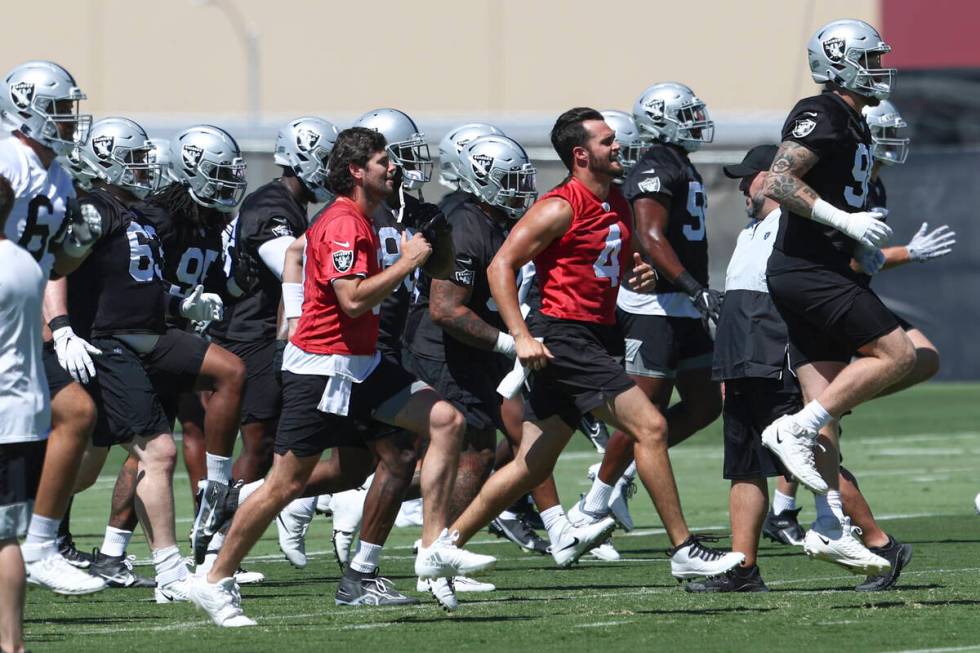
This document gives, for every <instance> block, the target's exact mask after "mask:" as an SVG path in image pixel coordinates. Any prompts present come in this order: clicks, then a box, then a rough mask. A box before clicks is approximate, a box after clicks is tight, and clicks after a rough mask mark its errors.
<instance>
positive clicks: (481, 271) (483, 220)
mask: <svg viewBox="0 0 980 653" xmlns="http://www.w3.org/2000/svg"><path fill="white" fill-rule="evenodd" d="M470 200H472V197H471V198H470ZM454 204H455V206H452V207H447V208H450V209H451V212H450V213H448V214H447V216H446V217H447V219H448V220H449V224H450V225H452V228H453V236H452V237H453V248H454V251H455V257H454V260H453V271H452V274H451V276H450V278H449V281H451V282H452V283H455V284H456V285H458V286H463V287H465V288H469V289H470V298H469V300H468V301H467V302H466V306H467V307H468V308H469V309H470V310H472V311H473V312H474V313H476V314H477V315H478V316H479V317H480V319H481V320H483V321H484V322H486V323H487V324H490V325H491V326H494V327H496V328H498V329H500V330H503V331H506V330H507V327H506V326H505V325H504V322H503V320H502V319H501V318H500V313H498V312H497V305H496V303H495V302H494V301H493V297H492V296H491V295H490V284H489V281H488V279H487V266H489V265H490V261H491V260H492V259H493V257H494V256H495V255H496V253H497V251H498V250H499V249H500V247H501V246H502V245H503V244H504V240H505V239H506V238H507V230H506V229H505V228H504V226H503V225H501V224H500V222H498V221H496V220H494V219H492V218H491V217H490V216H488V215H487V214H486V212H484V211H483V209H481V208H480V207H479V206H478V205H477V204H476V202H474V201H465V202H454ZM431 285H432V282H431V280H430V279H429V278H428V276H427V275H425V274H422V275H421V277H420V280H419V286H418V293H417V295H418V296H417V297H416V299H415V301H414V302H413V303H412V308H411V312H410V314H409V320H408V327H407V328H406V333H405V339H406V342H407V343H408V346H409V349H411V351H412V353H413V354H415V355H417V356H420V357H423V358H429V359H433V360H447V359H451V358H455V359H457V360H461V359H462V357H465V356H470V357H472V356H473V355H474V354H475V353H476V352H475V351H474V350H475V348H474V347H473V346H471V345H468V344H464V343H461V342H459V341H458V340H456V339H455V338H453V337H452V336H451V335H449V334H447V333H444V332H443V330H442V328H441V327H439V326H438V325H436V324H435V322H433V321H432V316H431V315H430V314H429V291H430V289H431ZM477 355H478V354H477Z"/></svg>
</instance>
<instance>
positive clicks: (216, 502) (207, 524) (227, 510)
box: [191, 480, 242, 564]
mask: <svg viewBox="0 0 980 653" xmlns="http://www.w3.org/2000/svg"><path fill="white" fill-rule="evenodd" d="M241 485H242V482H241V481H238V482H237V483H235V484H234V485H230V484H225V483H220V482H218V481H209V480H203V481H201V482H200V483H199V484H198V488H199V489H198V492H197V500H198V504H199V507H198V509H197V516H196V517H195V518H194V527H193V528H192V529H191V550H192V551H193V552H194V562H195V564H201V563H202V562H204V556H205V555H206V554H207V551H208V544H210V543H211V538H212V537H214V535H215V533H217V532H218V531H219V530H221V529H222V528H223V527H224V525H225V524H227V523H228V522H229V521H231V518H232V516H234V514H235V509H236V508H237V507H238V491H239V490H240V489H241Z"/></svg>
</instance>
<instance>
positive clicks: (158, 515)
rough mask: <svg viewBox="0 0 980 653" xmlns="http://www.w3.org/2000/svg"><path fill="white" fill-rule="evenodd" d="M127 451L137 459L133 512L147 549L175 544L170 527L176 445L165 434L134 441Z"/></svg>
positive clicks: (171, 521) (172, 521) (172, 510)
mask: <svg viewBox="0 0 980 653" xmlns="http://www.w3.org/2000/svg"><path fill="white" fill-rule="evenodd" d="M130 452H131V453H133V454H135V455H136V457H137V458H138V459H139V464H138V472H137V485H136V511H137V513H138V514H139V515H140V520H141V521H142V523H143V530H144V531H145V532H146V539H147V541H148V542H149V545H150V549H151V550H157V549H164V548H167V547H171V546H176V545H177V536H176V532H175V531H176V526H175V524H174V487H173V476H174V466H175V465H176V463H177V445H176V443H175V442H174V439H173V436H172V435H170V434H169V433H161V434H159V435H157V436H154V437H151V438H142V437H141V438H136V439H135V440H133V443H132V445H131V446H130Z"/></svg>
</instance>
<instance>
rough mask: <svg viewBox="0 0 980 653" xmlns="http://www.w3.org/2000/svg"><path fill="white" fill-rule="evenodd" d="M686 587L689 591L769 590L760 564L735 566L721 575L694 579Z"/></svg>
mask: <svg viewBox="0 0 980 653" xmlns="http://www.w3.org/2000/svg"><path fill="white" fill-rule="evenodd" d="M684 589H685V590H686V591H688V592H768V591H769V588H768V587H766V583H765V582H764V581H763V580H762V574H760V573H759V566H758V565H752V566H751V567H742V566H741V565H739V566H738V567H733V568H732V569H729V570H728V571H726V572H725V573H724V574H721V575H720V576H715V577H714V578H705V579H702V580H692V581H691V582H689V583H688V584H687V585H685V586H684Z"/></svg>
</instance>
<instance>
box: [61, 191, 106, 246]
mask: <svg viewBox="0 0 980 653" xmlns="http://www.w3.org/2000/svg"><path fill="white" fill-rule="evenodd" d="M68 218H69V220H70V222H69V224H68V234H67V235H66V236H65V240H64V243H63V244H62V246H61V248H62V249H63V250H64V251H65V253H66V254H68V255H69V256H71V257H72V258H81V257H83V256H84V255H85V254H86V252H88V251H89V250H90V249H92V245H94V244H95V242H96V241H97V240H98V239H99V238H101V237H102V216H101V215H99V211H98V210H97V209H96V208H95V207H94V206H92V205H91V204H82V205H81V206H78V205H77V204H75V205H74V207H71V208H69V210H68Z"/></svg>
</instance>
